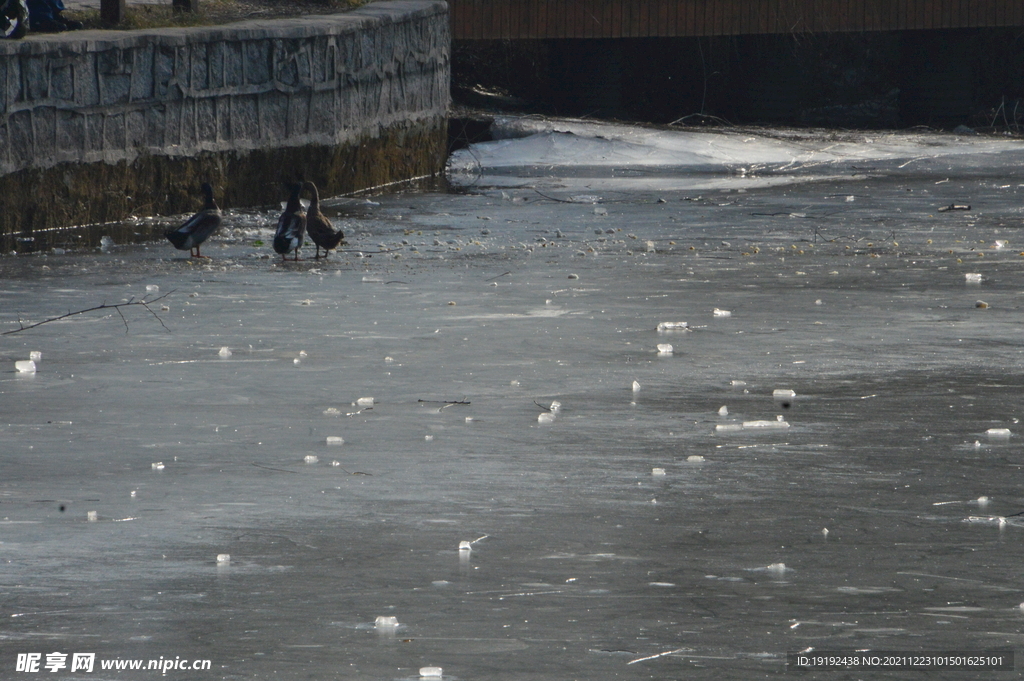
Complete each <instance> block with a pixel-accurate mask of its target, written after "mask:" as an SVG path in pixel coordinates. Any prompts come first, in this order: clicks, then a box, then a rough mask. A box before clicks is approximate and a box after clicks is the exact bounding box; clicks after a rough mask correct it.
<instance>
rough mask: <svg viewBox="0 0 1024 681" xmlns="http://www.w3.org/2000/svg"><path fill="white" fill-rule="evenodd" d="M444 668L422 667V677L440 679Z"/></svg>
mask: <svg viewBox="0 0 1024 681" xmlns="http://www.w3.org/2000/svg"><path fill="white" fill-rule="evenodd" d="M443 672H444V670H443V669H442V668H441V667H420V678H421V679H439V678H441V676H442V673H443Z"/></svg>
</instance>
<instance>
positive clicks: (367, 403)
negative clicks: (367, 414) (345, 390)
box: [356, 397, 373, 407]
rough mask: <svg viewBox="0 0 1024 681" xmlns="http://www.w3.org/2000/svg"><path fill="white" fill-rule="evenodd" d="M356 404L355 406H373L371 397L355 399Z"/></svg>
mask: <svg viewBox="0 0 1024 681" xmlns="http://www.w3.org/2000/svg"><path fill="white" fill-rule="evenodd" d="M356 406H357V407H372V406H373V398H372V397H360V398H359V399H358V400H356Z"/></svg>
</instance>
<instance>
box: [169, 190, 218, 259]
mask: <svg viewBox="0 0 1024 681" xmlns="http://www.w3.org/2000/svg"><path fill="white" fill-rule="evenodd" d="M201 189H202V191H203V195H204V196H205V197H206V205H204V206H203V209H202V210H201V211H199V212H198V213H196V214H195V215H193V216H192V217H190V218H189V219H188V221H187V222H186V223H185V224H183V225H182V226H181V227H178V228H177V229H172V230H168V231H167V232H164V236H166V237H167V239H168V241H170V242H171V243H172V244H174V247H175V248H177V249H178V250H179V251H185V250H187V251H188V252H189V255H190V256H191V257H193V258H206V257H208V256H205V255H200V254H199V247H200V246H201V245H202V243H203V242H204V241H206V240H207V238H209V236H210V235H211V234H213V233H214V232H216V231H217V228H219V227H220V223H221V214H220V208H218V207H217V202H216V201H214V200H213V187H212V186H210V183H209V182H204V183H203V186H202V187H201Z"/></svg>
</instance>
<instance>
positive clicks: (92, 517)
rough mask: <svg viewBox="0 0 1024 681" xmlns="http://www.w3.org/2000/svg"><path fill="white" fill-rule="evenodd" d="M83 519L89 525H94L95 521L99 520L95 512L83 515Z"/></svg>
mask: <svg viewBox="0 0 1024 681" xmlns="http://www.w3.org/2000/svg"><path fill="white" fill-rule="evenodd" d="M85 518H86V520H88V521H89V522H90V523H94V522H96V521H97V520H99V516H98V515H97V513H96V511H89V512H88V513H86V514H85Z"/></svg>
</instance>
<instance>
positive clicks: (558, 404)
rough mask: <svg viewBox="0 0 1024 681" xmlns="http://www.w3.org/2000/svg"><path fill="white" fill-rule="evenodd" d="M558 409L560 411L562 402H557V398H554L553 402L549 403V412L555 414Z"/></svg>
mask: <svg viewBox="0 0 1024 681" xmlns="http://www.w3.org/2000/svg"><path fill="white" fill-rule="evenodd" d="M560 411H562V403H561V402H559V401H558V400H555V401H554V402H552V403H551V412H552V413H554V414H557V413H558V412H560Z"/></svg>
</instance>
